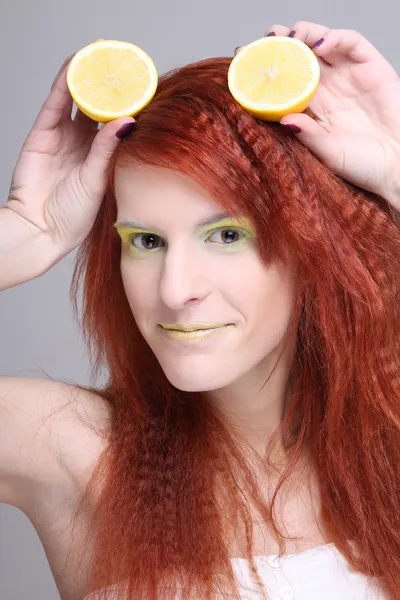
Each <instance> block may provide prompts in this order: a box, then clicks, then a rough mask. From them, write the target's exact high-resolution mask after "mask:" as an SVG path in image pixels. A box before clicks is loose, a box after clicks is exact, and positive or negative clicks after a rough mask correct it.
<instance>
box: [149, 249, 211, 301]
mask: <svg viewBox="0 0 400 600" xmlns="http://www.w3.org/2000/svg"><path fill="white" fill-rule="evenodd" d="M210 290H211V281H210V279H209V278H208V277H207V266H206V265H205V264H204V261H202V260H201V258H200V257H199V256H198V255H196V252H195V251H193V250H192V251H191V250H188V248H187V247H185V248H183V247H175V248H171V247H170V248H169V249H168V250H167V252H166V253H165V260H164V265H163V271H162V275H161V280H160V296H161V300H162V302H163V303H164V304H165V305H166V306H168V307H169V308H171V309H172V310H180V309H182V308H184V307H185V306H186V305H187V304H188V303H189V302H191V303H192V302H195V301H196V300H202V299H203V298H205V297H206V296H207V295H208V294H209V293H210Z"/></svg>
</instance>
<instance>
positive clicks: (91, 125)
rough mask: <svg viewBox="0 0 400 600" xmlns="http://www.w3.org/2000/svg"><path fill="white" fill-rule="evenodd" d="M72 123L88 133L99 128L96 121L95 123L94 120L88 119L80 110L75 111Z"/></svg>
mask: <svg viewBox="0 0 400 600" xmlns="http://www.w3.org/2000/svg"><path fill="white" fill-rule="evenodd" d="M73 121H74V123H78V125H79V126H80V127H83V128H85V129H87V130H90V131H97V129H98V126H99V124H98V122H97V121H95V120H94V119H91V118H90V117H88V116H87V115H85V113H84V112H82V111H81V110H80V108H77V109H76V112H75V116H74V118H73Z"/></svg>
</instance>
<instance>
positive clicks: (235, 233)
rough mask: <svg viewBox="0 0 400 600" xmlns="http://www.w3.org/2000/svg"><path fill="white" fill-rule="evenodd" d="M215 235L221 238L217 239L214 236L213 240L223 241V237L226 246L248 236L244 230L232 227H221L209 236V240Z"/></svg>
mask: <svg viewBox="0 0 400 600" xmlns="http://www.w3.org/2000/svg"><path fill="white" fill-rule="evenodd" d="M213 236H217V237H219V240H218V239H217V240H215V238H214V240H212V242H214V243H221V237H222V244H224V245H225V246H226V245H230V244H234V243H235V242H239V241H240V240H241V239H242V238H243V237H246V236H245V234H244V233H243V232H242V231H240V230H239V229H233V228H232V227H223V228H222V227H221V229H217V230H216V231H214V232H213V233H212V234H211V235H210V236H209V237H208V238H207V241H208V240H211V238H212V237H213Z"/></svg>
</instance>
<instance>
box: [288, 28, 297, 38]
mask: <svg viewBox="0 0 400 600" xmlns="http://www.w3.org/2000/svg"><path fill="white" fill-rule="evenodd" d="M295 35H296V32H295V30H294V29H292V31H291V32H290V33H289V37H294V36H295Z"/></svg>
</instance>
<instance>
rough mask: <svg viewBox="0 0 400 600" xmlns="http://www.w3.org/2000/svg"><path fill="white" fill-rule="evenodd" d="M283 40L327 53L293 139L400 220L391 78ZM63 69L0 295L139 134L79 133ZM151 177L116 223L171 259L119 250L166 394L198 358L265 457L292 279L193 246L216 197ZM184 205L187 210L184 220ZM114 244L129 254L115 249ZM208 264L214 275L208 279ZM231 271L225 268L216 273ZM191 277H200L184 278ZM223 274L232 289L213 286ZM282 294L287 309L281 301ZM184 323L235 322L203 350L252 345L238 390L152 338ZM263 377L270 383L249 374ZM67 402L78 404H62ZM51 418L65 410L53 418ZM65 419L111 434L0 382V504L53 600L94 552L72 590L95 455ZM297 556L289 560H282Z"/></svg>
mask: <svg viewBox="0 0 400 600" xmlns="http://www.w3.org/2000/svg"><path fill="white" fill-rule="evenodd" d="M292 30H295V31H296V34H295V35H296V37H298V38H299V39H302V40H304V41H305V42H306V43H307V44H309V45H310V46H312V45H313V44H314V43H315V42H316V41H317V40H318V39H320V38H324V39H325V41H324V42H323V43H322V45H320V46H319V48H316V49H315V53H316V54H317V56H319V57H320V58H321V60H322V59H323V60H324V61H325V63H326V65H325V64H324V65H323V68H322V74H323V76H322V82H321V85H320V88H319V90H318V92H317V95H316V97H315V99H314V100H313V104H312V106H311V108H312V110H313V112H314V115H315V118H314V119H310V118H309V117H307V116H306V115H288V116H286V117H285V118H284V119H283V122H284V123H291V124H295V125H297V126H298V127H300V128H301V130H302V131H301V133H299V134H295V135H298V136H299V139H301V141H302V142H303V143H304V144H306V145H309V147H310V148H312V149H313V151H314V152H315V153H316V154H317V155H318V156H319V157H320V159H321V160H322V161H323V162H325V163H326V164H327V165H328V166H330V168H332V170H334V171H336V172H338V173H339V174H340V175H342V176H343V177H345V178H347V179H349V180H350V181H352V182H353V183H356V184H357V185H360V186H361V187H364V188H366V189H370V190H372V191H374V192H376V193H379V194H380V195H381V196H382V197H384V198H385V199H386V200H387V201H388V202H389V204H390V205H391V207H392V208H393V210H395V211H399V210H400V177H399V169H398V165H399V158H400V117H399V116H398V106H399V105H400V82H399V78H398V77H397V74H396V73H395V71H394V69H393V68H392V67H391V65H390V64H389V63H388V62H387V61H386V60H385V59H384V58H383V57H382V56H381V54H379V52H378V51H377V50H376V49H375V48H374V47H373V46H372V45H371V44H370V43H369V42H368V41H367V40H365V38H363V37H362V36H361V34H359V33H357V32H353V31H347V30H329V29H328V28H326V27H324V26H322V25H317V24H313V23H306V22H302V23H296V24H294V25H293V26H292V27H283V26H277V25H275V26H272V27H271V28H270V29H269V30H267V33H268V32H271V31H274V32H275V33H276V34H277V35H288V34H289V32H290V31H292ZM70 59H71V57H69V59H67V61H66V62H65V63H64V65H63V67H62V68H61V70H60V72H59V74H58V76H57V77H56V80H55V81H54V83H53V86H52V89H51V93H50V95H49V97H48V99H47V100H46V102H45V104H44V106H43V108H42V110H41V112H40V114H39V115H38V118H37V119H36V121H35V124H34V126H33V128H32V130H31V132H30V134H29V136H28V138H27V140H26V142H25V144H24V146H23V148H22V151H21V154H20V157H19V160H18V163H17V165H16V168H15V171H14V174H13V179H12V183H11V188H10V195H9V198H8V201H7V204H6V205H4V206H2V207H1V208H0V264H2V265H5V267H2V269H1V273H0V289H7V288H9V287H12V286H16V285H20V284H21V283H24V282H26V281H29V280H30V279H33V278H35V277H38V276H40V275H41V274H43V273H45V272H46V271H47V270H49V269H50V268H51V266H52V265H54V264H55V263H57V262H58V261H59V260H60V259H61V258H62V257H63V256H65V255H66V254H68V253H69V252H70V251H72V250H73V249H74V248H76V247H77V246H78V245H79V244H80V243H81V242H82V241H83V240H84V239H85V237H86V235H87V234H88V232H89V231H90V229H91V227H92V225H93V222H94V219H95V217H96V214H97V211H98V208H99V206H100V204H101V201H102V198H103V195H104V190H105V185H106V173H107V166H108V160H109V157H110V156H111V155H112V152H113V151H114V149H115V148H116V146H117V144H118V143H119V139H118V138H117V137H116V135H115V134H116V132H117V130H119V128H120V127H121V125H123V124H124V123H127V122H132V121H133V120H132V119H130V118H125V119H119V120H118V121H114V122H111V123H109V124H107V125H106V126H105V127H103V128H102V129H101V130H100V131H99V132H97V124H96V123H94V122H92V121H91V120H90V119H88V118H87V117H85V116H84V115H82V114H80V113H78V115H77V117H76V119H75V120H74V121H72V120H71V117H70V115H71V107H72V100H71V97H70V95H69V93H68V90H67V87H66V77H65V76H66V68H67V65H68V62H69V60H70ZM332 90H336V93H332ZM361 93H362V94H363V98H362V100H361ZM343 107H344V108H343ZM366 115H368V118H367V116H366ZM144 173H145V171H143V170H142V171H141V170H140V169H136V170H135V169H133V170H132V171H130V172H122V171H121V172H119V173H117V181H116V185H117V186H118V193H117V203H118V219H124V220H136V221H137V220H139V221H141V222H143V224H145V225H146V228H147V227H148V228H149V229H150V232H153V233H154V231H153V230H154V228H156V229H157V232H156V233H157V235H158V234H161V233H162V236H161V237H162V239H164V240H165V241H166V242H167V243H168V251H167V250H166V249H165V247H164V248H161V250H160V251H159V252H156V253H153V254H152V255H151V256H149V257H146V258H145V259H143V260H142V259H141V260H139V259H137V258H133V257H132V255H131V254H129V253H128V250H127V247H126V246H124V248H125V250H124V251H123V256H122V259H121V270H122V274H123V279H124V285H125V289H126V293H127V297H128V300H129V302H130V305H131V308H132V310H133V312H134V314H135V316H136V318H137V320H138V324H139V326H140V327H141V328H142V331H143V332H144V333H145V337H146V339H147V340H148V342H149V344H150V346H151V347H152V349H153V351H154V352H155V354H156V356H157V358H158V360H159V361H160V364H161V365H162V367H163V369H164V370H165V372H166V374H167V376H168V377H170V379H171V381H173V382H175V384H177V385H178V387H179V385H180V386H181V388H182V389H188V387H190V386H192V387H193V389H198V385H199V382H197V381H195V380H193V379H190V378H189V379H188V375H187V374H188V372H189V367H190V366H192V365H193V362H194V361H196V360H201V361H202V362H201V365H202V369H204V370H206V372H207V377H208V378H209V381H210V385H209V388H208V390H207V391H208V393H210V398H211V399H212V400H213V401H215V402H218V403H219V404H220V406H221V407H222V408H223V409H224V410H225V411H226V414H227V417H228V416H231V417H233V418H237V421H238V422H240V423H241V424H242V426H243V431H246V435H248V436H249V440H251V442H252V443H253V444H254V446H255V447H257V448H262V447H263V444H264V443H265V442H266V440H267V438H268V432H269V431H271V429H273V427H274V425H275V424H276V423H277V422H278V421H279V419H280V416H281V414H282V410H283V409H284V398H285V394H286V391H287V372H286V369H287V364H286V363H285V361H283V363H282V368H281V370H279V371H278V372H277V374H276V376H275V377H274V378H272V379H271V381H270V382H269V387H268V388H267V389H266V390H263V392H262V393H259V389H260V382H261V381H264V380H265V379H266V377H267V376H268V374H269V372H268V367H269V366H270V365H271V360H272V359H273V358H274V353H275V351H276V349H277V347H278V346H279V344H280V343H281V341H282V338H283V334H284V331H285V324H286V323H287V318H288V315H289V310H290V300H291V292H292V288H291V277H290V270H288V271H275V270H273V269H270V268H269V269H267V268H266V267H264V266H263V265H261V263H260V262H259V260H258V255H257V253H256V250H255V248H254V246H253V245H252V244H251V243H248V245H245V246H243V247H241V248H240V250H238V251H237V252H226V251H224V250H223V249H222V247H220V246H218V248H217V247H216V246H214V245H213V244H210V243H209V242H207V241H206V240H210V238H209V237H207V236H206V235H205V231H204V228H203V229H202V230H201V235H200V230H199V229H197V228H196V223H197V222H198V221H200V220H203V219H205V218H209V217H211V216H213V214H214V213H215V212H218V210H216V205H215V203H213V199H212V198H210V197H209V196H208V195H207V194H206V193H205V191H204V190H201V189H200V188H199V187H197V186H196V185H194V183H193V182H191V181H187V180H183V179H180V178H179V176H177V175H174V174H173V175H171V172H168V173H165V172H162V171H161V170H158V171H157V174H156V176H155V177H152V178H151V179H149V178H146V177H143V175H144ZM159 186H162V187H163V188H164V190H168V202H166V203H165V205H164V211H163V210H161V209H162V206H161V200H160V195H157V193H154V192H156V191H157V189H159ZM132 190H133V195H132ZM143 195H147V197H148V198H150V197H151V198H153V203H152V204H149V203H148V202H147V203H142V202H140V199H141V198H142V197H143ZM145 205H146V209H144V206H145ZM167 205H168V210H167V208H166V207H167ZM185 206H186V207H189V206H190V210H188V211H187V213H185V214H184V218H183V216H182V218H180V219H177V218H176V215H177V214H178V213H179V214H182V210H183V209H184V207H185ZM77 216H78V218H77ZM234 225H235V223H232V224H231V227H233V226H234ZM210 229H212V226H211V227H210ZM207 231H208V229H207ZM212 236H213V237H212V238H211V241H213V242H214V243H221V242H222V238H221V234H220V233H219V234H218V233H212ZM121 243H122V244H123V245H124V244H125V242H124V241H123V240H122V241H121ZM222 245H224V244H222ZM211 254H213V260H212V264H213V265H214V268H215V270H214V271H211V272H210V269H209V265H210V264H211V258H210V257H211ZM145 263H146V264H147V265H148V266H147V267H146V271H144V269H143V265H144V264H145ZM227 264H229V266H230V267H231V268H230V269H227V268H225V267H226V265H227ZM235 266H236V267H237V268H238V269H239V270H240V273H241V277H245V275H246V273H247V271H248V270H252V271H251V272H252V275H253V277H255V278H257V281H258V282H259V283H260V282H262V284H263V287H262V294H261V295H260V297H258V298H256V299H254V300H253V301H250V300H249V297H250V296H245V295H243V294H241V293H240V289H239V288H238V287H236V288H235V287H233V288H232V282H233V280H232V279H230V277H232V273H233V269H234V268H236V267H235ZM191 272H195V273H196V276H195V277H194V276H193V277H189V276H188V274H189V273H191ZM133 273H134V274H135V277H137V276H140V277H143V278H146V284H147V285H150V286H152V290H153V293H152V296H151V297H152V298H153V299H154V302H153V303H152V305H151V306H150V307H148V306H147V307H146V305H145V302H144V300H143V297H142V296H140V294H139V293H138V291H137V289H138V288H134V287H133V286H132V285H131V282H132V276H133ZM222 275H223V277H224V278H225V279H223V280H222V281H221V277H222ZM218 282H220V283H218ZM221 283H222V284H225V285H221ZM248 285H251V282H250V280H249V281H248ZM139 287H141V286H139ZM227 290H230V291H229V293H227ZM279 295H280V298H282V297H283V298H285V303H282V304H280V303H279V302H278V300H277V299H278V296H279ZM146 299H148V296H146ZM265 301H267V302H268V303H269V304H268V306H269V308H270V310H272V311H273V317H274V323H277V326H276V329H275V330H274V331H272V332H271V323H269V324H268V322H265V324H264V325H265V330H264V334H265V333H268V335H267V337H266V338H265V335H264V337H263V342H262V343H261V338H258V337H257V327H255V326H254V325H255V323H258V324H259V322H260V319H257V310H259V306H260V304H261V303H263V302H264V303H265ZM192 317H193V319H196V320H197V318H200V320H204V321H207V320H217V321H221V320H223V319H229V321H230V322H232V323H234V327H233V328H232V329H231V330H229V332H228V331H227V332H226V339H225V340H224V338H223V336H221V337H220V338H219V341H218V342H217V339H215V342H212V344H211V343H210V346H209V349H208V352H209V353H210V354H211V355H212V357H213V360H215V359H218V357H219V356H220V354H219V350H218V348H219V349H221V348H222V346H223V345H224V344H225V345H224V351H225V352H226V351H227V350H229V348H230V346H229V345H226V342H227V341H228V336H230V337H229V340H230V342H232V345H233V346H234V344H235V343H238V342H239V341H240V339H247V338H248V339H251V342H250V343H251V344H252V347H254V354H253V355H252V356H250V357H248V358H247V359H246V360H248V362H246V360H245V357H244V356H243V357H241V356H240V355H238V354H237V353H234V352H232V355H231V357H230V359H229V360H231V361H232V363H230V364H231V367H230V369H231V371H232V365H235V367H236V368H237V367H239V371H240V369H241V371H240V377H238V378H237V379H235V380H234V379H229V376H230V375H229V374H228V371H227V372H226V373H225V374H224V373H222V375H221V372H220V370H219V371H218V372H217V371H216V370H215V371H214V370H213V369H214V367H213V360H209V359H210V356H208V357H207V356H203V357H202V358H201V359H199V357H198V354H196V351H193V352H192V354H191V355H186V354H185V353H182V352H181V350H178V349H176V350H172V348H170V346H169V343H170V342H169V341H167V340H166V339H165V338H164V337H162V335H161V334H160V332H159V331H158V330H157V328H156V324H157V323H158V322H160V321H162V320H167V321H168V320H170V321H173V322H182V321H183V322H187V321H189V320H190V319H191V318H192ZM271 319H272V317H271ZM159 334H160V335H159ZM223 335H225V333H224V334H223ZM219 344H220V345H221V346H219ZM169 348H170V349H169ZM173 352H175V354H174V355H173ZM178 352H181V354H180V355H179V356H180V358H179V360H178V362H177V361H176V358H177V353H178ZM173 358H175V360H172V359H173ZM233 361H237V362H236V363H234V362H233ZM260 364H261V365H262V366H263V367H265V368H266V370H267V373H266V374H265V372H264V369H263V370H261V369H260V368H259V367H258V366H257V365H260ZM218 377H220V378H221V379H218ZM243 390H246V394H247V396H248V397H249V393H251V400H250V401H249V403H248V404H247V405H246V407H244V406H243V403H241V402H240V398H241V397H242V395H243ZM71 398H73V399H74V402H73V403H72V404H69V401H70V400H71ZM228 398H230V401H228ZM63 407H64V408H63ZM58 408H62V410H60V411H59V412H56V413H55V412H54V411H55V410H57V409H58ZM72 409H73V410H78V412H80V413H81V414H82V415H83V416H84V417H85V418H89V419H90V420H92V421H93V422H95V423H103V424H104V423H105V424H107V422H108V410H107V407H106V406H105V404H104V403H103V401H102V400H101V399H100V398H99V397H98V396H97V395H93V394H87V393H82V392H81V391H78V390H76V389H75V388H73V387H72V386H69V385H67V384H64V383H61V382H48V381H44V380H35V379H20V378H8V377H3V378H0V501H2V502H6V503H9V504H11V505H13V506H16V507H17V508H19V509H20V510H22V511H23V512H24V513H25V514H26V515H27V516H28V518H29V519H30V520H31V522H32V523H33V525H34V526H35V528H36V530H37V532H38V534H39V536H40V539H41V541H42V543H43V546H44V549H45V551H46V554H47V558H48V560H49V564H50V566H51V569H52V572H53V575H54V578H55V581H56V583H57V585H58V586H59V588H60V593H61V598H62V600H73V599H76V598H79V597H82V596H83V595H84V592H85V588H86V576H87V571H88V566H89V559H90V548H88V554H87V560H88V562H87V565H74V564H73V563H72V564H71V566H70V568H69V569H68V570H67V574H66V576H65V577H62V576H61V569H62V568H63V566H64V563H65V559H66V556H67V552H68V550H69V549H70V546H71V544H77V546H78V545H79V535H78V537H77V538H75V540H74V541H73V542H72V538H71V534H72V531H71V529H70V527H69V522H70V519H71V517H72V515H73V512H74V510H75V509H76V505H77V502H78V501H79V498H80V495H81V494H82V492H83V490H84V487H85V484H86V482H87V480H88V478H89V476H90V473H91V470H92V469H93V466H94V464H95V462H96V458H97V457H98V456H99V453H100V451H101V449H102V447H103V446H102V444H103V442H101V441H100V439H99V438H98V437H97V436H96V434H95V433H94V432H93V430H92V429H91V428H89V427H88V426H85V425H84V424H83V422H82V421H81V420H79V419H78V418H77V416H76V415H75V414H74V413H73V410H72ZM309 494H310V491H309V490H308V489H306V488H304V489H300V490H299V494H298V495H297V496H296V498H292V499H290V500H289V501H288V502H287V503H286V504H285V505H283V504H282V507H281V508H282V520H283V521H284V522H285V523H286V525H287V527H288V531H289V533H290V534H302V535H303V539H304V544H303V549H304V548H307V547H311V546H313V545H317V544H319V543H322V542H323V538H322V536H321V534H320V532H319V530H318V526H317V523H316V521H317V518H316V515H315V514H314V513H313V510H312V506H313V505H314V506H316V501H315V502H314V503H312V502H310V501H309ZM314 500H315V499H314ZM87 511H88V512H87V514H86V515H85V516H84V517H83V518H82V520H81V521H80V523H79V528H80V529H79V530H78V531H81V532H82V533H83V532H84V531H85V523H86V519H87V518H89V516H90V506H88V507H87ZM300 524H301V527H300ZM75 534H76V531H75ZM267 541H268V540H267ZM256 543H257V544H258V551H257V553H259V554H263V553H266V552H267V550H266V549H265V548H264V546H263V543H264V541H263V540H262V538H261V536H260V538H259V539H258V540H257V542H256ZM301 549H302V547H299V546H296V548H291V547H290V546H289V547H288V551H289V552H290V551H300V550H301ZM269 552H271V549H269ZM73 554H74V553H73V552H72V555H73ZM78 567H79V568H78Z"/></svg>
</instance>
